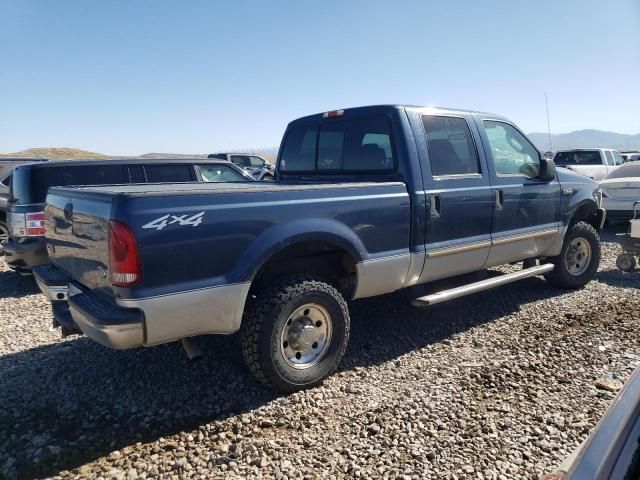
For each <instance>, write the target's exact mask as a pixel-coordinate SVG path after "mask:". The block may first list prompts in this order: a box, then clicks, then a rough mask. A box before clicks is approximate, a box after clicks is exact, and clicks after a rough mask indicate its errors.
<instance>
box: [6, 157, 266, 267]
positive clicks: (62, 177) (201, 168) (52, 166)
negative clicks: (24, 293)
mask: <svg viewBox="0 0 640 480" xmlns="http://www.w3.org/2000/svg"><path fill="white" fill-rule="evenodd" d="M11 175H12V180H11V183H10V187H9V193H8V199H7V202H6V207H5V210H6V214H7V215H6V218H7V230H8V238H7V240H6V242H5V244H4V247H3V248H4V255H5V262H6V263H7V265H8V266H9V267H10V268H11V269H13V270H16V271H18V272H20V273H23V274H29V273H30V272H31V268H32V267H35V266H37V265H43V264H46V263H48V261H49V257H48V254H47V251H46V248H45V243H44V234H45V225H44V202H45V199H46V197H47V191H48V190H49V187H55V186H79V185H107V184H112V185H114V184H115V185H118V184H126V183H167V182H172V183H174V182H253V181H255V180H254V179H253V177H252V176H251V175H249V174H247V173H246V172H245V171H244V170H242V169H241V168H238V167H237V166H235V165H234V164H232V163H230V162H226V161H221V160H209V159H204V158H193V159H146V158H145V159H119V160H83V161H58V162H46V163H30V164H26V165H19V166H17V167H15V168H14V169H13V170H12V173H11Z"/></svg>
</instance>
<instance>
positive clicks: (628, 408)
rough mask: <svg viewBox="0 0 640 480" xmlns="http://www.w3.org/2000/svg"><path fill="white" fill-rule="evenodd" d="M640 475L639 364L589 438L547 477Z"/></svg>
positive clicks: (608, 479)
mask: <svg viewBox="0 0 640 480" xmlns="http://www.w3.org/2000/svg"><path fill="white" fill-rule="evenodd" d="M638 478H640V368H636V370H635V371H634V373H633V374H632V375H631V377H630V378H629V380H627V381H626V383H625V385H624V388H623V389H622V390H621V391H620V393H619V394H618V396H617V397H616V398H615V399H614V400H613V402H612V403H611V406H610V407H609V408H608V410H607V412H606V413H605V414H604V416H603V417H602V418H601V419H600V421H599V422H598V424H597V425H596V427H595V428H594V429H593V432H591V435H589V438H587V440H586V441H585V442H584V443H583V444H582V445H581V446H580V447H579V448H578V449H577V450H576V451H575V452H574V453H572V454H571V455H570V456H569V458H567V459H566V460H565V461H564V462H563V464H562V465H561V466H560V467H559V468H558V470H557V471H556V472H554V473H552V474H548V475H545V476H544V477H543V480H613V479H620V480H634V479H638Z"/></svg>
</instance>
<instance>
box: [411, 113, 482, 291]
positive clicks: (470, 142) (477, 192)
mask: <svg viewBox="0 0 640 480" xmlns="http://www.w3.org/2000/svg"><path fill="white" fill-rule="evenodd" d="M421 121H422V124H423V127H424V131H425V137H426V147H427V148H426V151H427V154H428V161H426V162H423V168H422V170H423V177H424V183H425V186H426V191H425V194H426V200H427V212H426V213H427V227H426V228H427V230H426V232H425V263H424V268H423V271H422V274H421V276H420V279H419V283H424V282H428V281H431V280H437V279H440V278H445V277H450V276H453V275H459V274H464V273H469V272H473V271H477V270H480V269H482V267H483V266H484V264H485V261H486V260H487V256H488V255H489V251H490V248H491V214H492V209H493V204H492V197H491V184H490V181H489V173H488V171H487V164H486V161H485V157H484V154H483V152H482V151H481V149H479V148H478V146H479V137H478V135H477V130H476V128H475V126H474V124H473V118H472V117H471V116H469V115H464V114H460V113H457V112H452V113H451V115H448V114H446V113H438V114H437V115H435V114H434V115H431V114H428V115H422V117H421Z"/></svg>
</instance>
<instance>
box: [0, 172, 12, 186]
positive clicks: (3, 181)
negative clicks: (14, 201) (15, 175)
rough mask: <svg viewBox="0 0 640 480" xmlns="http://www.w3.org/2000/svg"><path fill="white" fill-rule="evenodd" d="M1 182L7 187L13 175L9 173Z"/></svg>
mask: <svg viewBox="0 0 640 480" xmlns="http://www.w3.org/2000/svg"><path fill="white" fill-rule="evenodd" d="M0 183H2V185H4V186H5V187H8V186H9V184H10V183H11V175H7V176H6V177H4V179H3V180H2V182H0Z"/></svg>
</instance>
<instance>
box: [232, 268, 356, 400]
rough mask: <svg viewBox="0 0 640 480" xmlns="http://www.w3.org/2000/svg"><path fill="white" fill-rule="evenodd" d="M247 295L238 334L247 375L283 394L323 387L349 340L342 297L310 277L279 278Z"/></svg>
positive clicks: (324, 283) (347, 319)
mask: <svg viewBox="0 0 640 480" xmlns="http://www.w3.org/2000/svg"><path fill="white" fill-rule="evenodd" d="M251 293H252V294H251V295H250V298H249V299H248V304H247V307H246V309H245V314H244V318H243V321H242V327H241V329H240V341H241V344H242V354H243V356H244V360H245V362H246V364H247V367H248V368H249V370H250V371H251V373H252V374H253V375H254V376H255V377H256V378H257V379H258V380H259V381H260V382H262V383H263V384H265V385H268V386H270V387H272V388H274V389H275V390H279V391H281V392H287V393H288V392H294V391H297V390H302V389H305V388H310V387H314V386H316V385H318V384H320V383H322V381H323V380H324V379H325V378H327V377H328V376H329V375H331V373H333V372H334V371H335V369H336V368H337V367H338V365H339V363H340V361H341V360H342V356H343V355H344V352H345V350H346V348H347V343H348V340H349V329H350V319H349V311H348V309H347V304H346V302H345V300H344V298H343V297H342V295H340V293H339V292H338V291H337V290H336V289H335V288H333V287H332V286H331V285H329V284H328V283H326V282H324V281H323V280H322V279H320V278H317V277H313V276H309V275H291V276H287V277H282V278H280V279H278V280H276V281H275V282H274V283H272V284H271V285H270V286H265V287H262V288H257V289H256V291H252V292H251ZM298 355H299V356H298Z"/></svg>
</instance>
